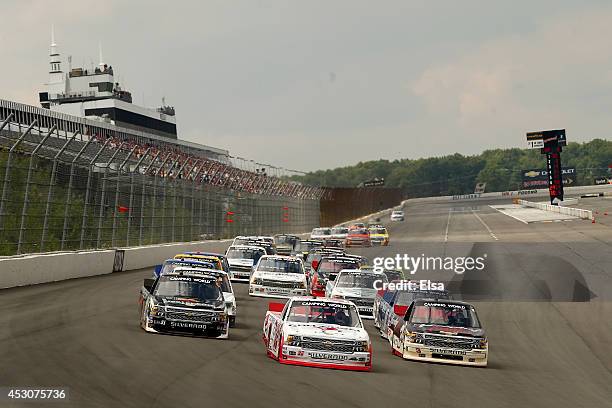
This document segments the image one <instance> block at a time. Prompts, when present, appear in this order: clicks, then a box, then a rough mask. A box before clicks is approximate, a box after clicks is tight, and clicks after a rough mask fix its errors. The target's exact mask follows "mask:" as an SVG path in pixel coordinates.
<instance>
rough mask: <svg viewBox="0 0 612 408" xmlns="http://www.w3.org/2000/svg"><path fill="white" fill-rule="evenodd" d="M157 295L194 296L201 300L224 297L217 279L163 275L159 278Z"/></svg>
mask: <svg viewBox="0 0 612 408" xmlns="http://www.w3.org/2000/svg"><path fill="white" fill-rule="evenodd" d="M155 295H158V296H164V297H170V296H172V297H182V298H193V299H197V300H199V301H211V300H221V299H222V295H221V290H220V288H219V286H218V284H217V280H216V279H213V278H208V277H206V278H199V277H190V276H162V277H161V278H159V282H158V284H157V288H156V289H155Z"/></svg>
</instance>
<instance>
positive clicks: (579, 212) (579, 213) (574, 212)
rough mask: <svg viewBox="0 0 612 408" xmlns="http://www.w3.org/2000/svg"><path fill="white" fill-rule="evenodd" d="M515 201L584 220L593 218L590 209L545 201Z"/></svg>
mask: <svg viewBox="0 0 612 408" xmlns="http://www.w3.org/2000/svg"><path fill="white" fill-rule="evenodd" d="M517 203H518V204H520V205H522V206H523V207H531V208H537V209H539V210H544V211H550V212H554V213H559V214H563V215H571V216H574V217H578V218H582V219H585V220H592V219H593V211H591V210H583V209H581V208H572V207H562V206H557V205H550V204H546V203H534V202H532V201H527V200H517Z"/></svg>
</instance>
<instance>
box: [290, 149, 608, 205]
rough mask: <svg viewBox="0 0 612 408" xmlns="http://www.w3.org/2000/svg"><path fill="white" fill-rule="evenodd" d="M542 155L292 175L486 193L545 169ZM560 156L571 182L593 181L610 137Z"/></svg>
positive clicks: (314, 181)
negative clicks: (481, 187) (480, 188)
mask: <svg viewBox="0 0 612 408" xmlns="http://www.w3.org/2000/svg"><path fill="white" fill-rule="evenodd" d="M545 157H546V156H545V155H542V154H540V150H539V149H518V148H513V149H492V150H485V151H484V152H482V153H481V154H478V155H473V156H464V155H462V154H459V153H455V154H452V155H447V156H442V157H429V158H422V159H401V160H393V161H389V160H382V159H381V160H372V161H366V162H359V163H357V164H356V165H353V166H347V167H339V168H336V169H330V170H318V171H315V172H311V173H307V174H306V175H303V176H295V177H293V179H294V180H297V181H301V182H303V183H305V184H310V185H323V186H327V187H357V186H359V184H360V183H363V182H365V181H368V180H372V179H374V178H379V179H380V178H384V179H385V187H397V188H401V189H402V190H403V191H404V193H405V194H406V195H407V196H409V197H427V196H437V195H455V194H468V193H473V192H474V187H475V185H476V183H479V182H484V183H487V184H486V191H487V192H492V191H507V190H517V189H521V173H522V170H526V169H545V168H546V158H545ZM561 161H562V165H563V166H564V167H576V169H577V177H576V182H575V183H574V184H573V185H589V184H593V179H594V178H595V177H600V176H606V175H607V176H610V170H609V169H608V166H609V165H610V164H611V163H612V141H609V140H603V139H593V140H591V141H590V142H585V143H576V142H571V143H568V145H567V146H566V147H564V148H563V153H562V155H561ZM611 177H612V176H611Z"/></svg>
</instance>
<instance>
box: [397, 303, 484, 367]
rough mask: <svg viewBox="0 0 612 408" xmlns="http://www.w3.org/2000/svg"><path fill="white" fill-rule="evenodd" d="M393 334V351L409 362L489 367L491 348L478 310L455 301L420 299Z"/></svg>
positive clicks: (400, 309) (406, 311)
mask: <svg viewBox="0 0 612 408" xmlns="http://www.w3.org/2000/svg"><path fill="white" fill-rule="evenodd" d="M395 309H396V310H395V313H396V314H397V315H400V316H402V317H401V318H400V319H399V320H398V322H397V323H396V324H395V326H394V327H393V329H392V331H391V351H392V352H393V354H394V355H396V356H400V357H402V358H404V359H407V360H419V361H430V362H436V363H449V364H460V365H470V366H480V367H486V365H487V361H488V355H489V345H488V341H487V337H486V335H485V331H484V329H483V327H482V325H481V323H480V320H479V319H478V315H477V314H476V309H475V308H474V306H472V305H471V304H469V303H465V302H458V301H453V300H429V299H418V300H415V301H414V302H412V303H411V305H410V306H409V307H408V308H406V307H405V306H395Z"/></svg>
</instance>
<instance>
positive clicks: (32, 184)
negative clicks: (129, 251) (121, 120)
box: [0, 105, 320, 255]
mask: <svg viewBox="0 0 612 408" xmlns="http://www.w3.org/2000/svg"><path fill="white" fill-rule="evenodd" d="M23 106H24V105H20V106H19V109H16V108H15V107H14V106H12V107H11V109H0V147H1V150H0V183H2V184H1V185H0V188H1V194H2V196H1V199H0V255H13V254H24V253H36V252H48V251H58V250H77V249H89V248H108V247H122V246H135V245H148V244H158V243H165V242H184V241H193V240H202V239H222V238H229V237H233V236H236V235H247V234H257V235H263V234H266V235H269V234H274V233H282V232H305V231H309V230H311V229H312V228H314V227H316V226H318V225H319V222H320V206H319V199H318V198H317V197H318V196H317V194H319V192H318V190H313V188H311V187H304V188H302V187H301V186H297V185H294V184H287V183H283V182H282V181H281V180H280V179H276V178H272V177H269V178H267V179H265V180H264V181H265V182H266V183H267V184H266V188H267V190H266V189H258V188H247V187H251V186H254V185H255V184H254V183H255V182H256V181H258V180H260V179H262V178H261V177H259V176H258V177H252V180H249V181H245V180H246V179H245V176H244V175H243V174H246V173H245V172H244V171H242V170H239V171H236V172H235V173H231V178H229V177H228V176H225V178H223V177H221V176H215V174H211V175H209V176H208V177H207V178H205V177H196V176H197V174H196V173H200V171H201V169H202V168H203V166H200V168H198V167H197V166H198V165H197V164H196V163H194V161H193V160H185V159H184V156H181V155H171V154H168V155H164V154H162V153H160V152H159V151H158V152H157V153H156V154H152V153H151V151H150V150H149V149H147V151H145V152H143V151H141V150H139V149H140V148H141V146H140V145H139V147H138V148H137V147H136V146H133V145H130V146H123V142H120V143H121V144H120V145H119V146H117V145H114V144H111V142H110V139H99V140H97V139H96V138H94V137H87V135H84V133H85V129H84V128H83V124H82V123H76V122H72V121H71V120H67V119H70V118H58V117H53V115H50V114H47V113H46V111H45V112H41V110H40V109H39V108H34V107H30V108H32V110H33V112H27V111H25V112H24V111H22V110H23ZM0 108H2V106H0ZM81 120H82V119H81ZM89 129H91V126H90V127H89ZM113 140H119V141H121V140H128V139H126V138H116V139H113ZM126 147H127V148H126ZM202 157H203V159H202V160H207V159H206V158H204V156H202ZM209 159H210V158H209ZM195 161H196V162H199V161H200V160H199V159H197V160H195ZM215 163H218V162H215ZM225 174H227V173H225ZM215 177H217V179H219V180H222V181H224V180H225V179H229V180H231V181H230V182H227V183H232V184H230V185H228V184H225V182H224V183H211V182H210V180H211V178H212V180H215ZM249 177H250V176H249ZM228 186H234V187H242V188H228ZM272 188H273V189H272ZM306 188H308V190H306ZM262 192H263V193H264V194H262ZM265 193H268V194H265Z"/></svg>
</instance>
